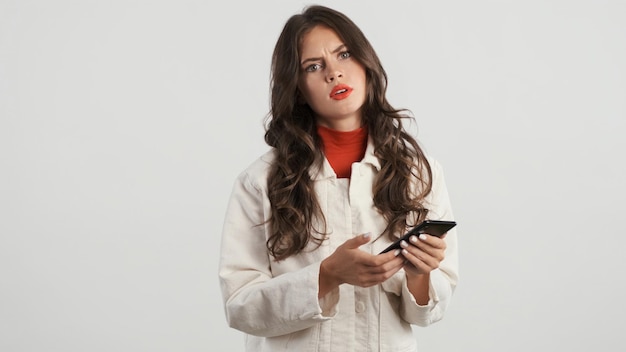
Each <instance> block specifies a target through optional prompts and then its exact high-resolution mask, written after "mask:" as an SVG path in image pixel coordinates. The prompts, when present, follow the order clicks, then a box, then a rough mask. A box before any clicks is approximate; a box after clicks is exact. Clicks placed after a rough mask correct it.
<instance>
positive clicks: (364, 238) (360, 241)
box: [346, 232, 372, 248]
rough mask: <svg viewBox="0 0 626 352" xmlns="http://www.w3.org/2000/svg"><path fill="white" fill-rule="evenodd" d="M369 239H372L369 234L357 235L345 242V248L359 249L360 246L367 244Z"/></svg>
mask: <svg viewBox="0 0 626 352" xmlns="http://www.w3.org/2000/svg"><path fill="white" fill-rule="evenodd" d="M371 238H372V234H371V233H370V232H368V233H364V234H362V235H358V236H355V237H352V238H351V239H349V240H347V241H346V246H347V247H348V248H359V247H361V246H362V245H364V244H366V243H368V242H369V241H370V239H371Z"/></svg>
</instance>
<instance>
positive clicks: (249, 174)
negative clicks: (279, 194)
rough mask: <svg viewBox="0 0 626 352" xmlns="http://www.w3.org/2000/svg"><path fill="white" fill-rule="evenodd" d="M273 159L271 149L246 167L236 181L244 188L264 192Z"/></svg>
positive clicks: (273, 152)
mask: <svg viewBox="0 0 626 352" xmlns="http://www.w3.org/2000/svg"><path fill="white" fill-rule="evenodd" d="M274 159H275V150H274V148H272V149H270V150H268V151H267V152H266V153H264V154H263V155H261V156H260V157H259V158H257V159H256V160H255V161H253V162H252V163H251V164H250V165H248V167H246V168H245V169H244V170H243V171H242V172H241V173H240V174H239V176H238V177H237V180H238V181H239V182H241V183H243V184H244V186H247V187H252V188H254V189H256V190H258V191H264V190H266V189H267V178H268V175H269V172H270V168H271V166H272V163H273V162H274Z"/></svg>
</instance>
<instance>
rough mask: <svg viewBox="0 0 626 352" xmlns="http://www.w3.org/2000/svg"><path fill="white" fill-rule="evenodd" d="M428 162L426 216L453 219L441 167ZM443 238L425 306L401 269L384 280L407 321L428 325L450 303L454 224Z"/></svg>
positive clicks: (454, 269)
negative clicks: (442, 255)
mask: <svg viewBox="0 0 626 352" xmlns="http://www.w3.org/2000/svg"><path fill="white" fill-rule="evenodd" d="M429 161H430V163H431V168H432V170H433V189H432V191H431V194H430V196H429V199H428V205H429V215H428V217H429V218H430V219H435V220H454V216H453V214H452V207H451V205H450V198H449V195H448V190H447V188H446V184H445V180H444V177H443V170H442V168H441V166H440V164H439V163H438V162H437V161H435V160H432V159H431V160H429ZM445 241H446V252H445V258H444V260H443V261H441V263H440V264H439V268H437V269H435V270H433V271H431V273H430V282H429V296H430V299H429V301H428V304H426V305H424V306H420V305H418V304H417V302H416V301H415V298H414V297H413V295H412V294H411V292H410V291H409V289H408V286H407V281H406V275H405V274H404V270H401V271H399V272H398V273H397V274H396V275H394V276H393V277H392V278H390V279H389V280H387V281H386V282H385V283H383V289H386V290H388V291H392V292H395V293H396V294H399V295H400V296H401V304H400V308H399V309H400V312H399V313H400V315H401V317H402V318H403V319H404V320H406V321H407V322H409V323H410V324H415V325H418V326H427V325H430V324H432V323H435V322H437V321H439V320H441V319H442V318H443V316H444V313H445V312H446V309H447V308H448V306H449V304H450V300H451V299H452V294H453V293H454V289H455V288H456V285H457V282H458V279H459V274H458V271H459V269H458V243H457V234H456V227H455V228H453V229H452V230H450V231H449V232H448V233H447V234H446V237H445Z"/></svg>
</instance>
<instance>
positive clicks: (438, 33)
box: [0, 0, 626, 352]
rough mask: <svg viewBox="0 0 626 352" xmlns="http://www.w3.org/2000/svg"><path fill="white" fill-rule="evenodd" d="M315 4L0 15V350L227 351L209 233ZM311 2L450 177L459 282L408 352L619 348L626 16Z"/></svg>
mask: <svg viewBox="0 0 626 352" xmlns="http://www.w3.org/2000/svg"><path fill="white" fill-rule="evenodd" d="M307 3H308V2H304V1H287V0H283V1H233V2H218V3H216V2H212V1H192V0H177V1H174V0H171V1H165V0H151V1H148V0H145V1H120V0H113V1H78V0H76V1H69V0H57V1H43V0H20V1H17V0H13V1H12V0H0V350H2V351H7V352H18V351H46V352H53V351H64V352H67V351H76V352H78V351H81V352H82V351H94V352H95V351H129V352H135V351H241V350H242V349H243V337H242V335H241V334H240V333H239V332H237V331H235V330H232V329H230V328H228V326H227V325H226V321H225V319H224V313H223V309H222V303H221V295H220V291H219V286H218V279H217V264H218V255H219V245H220V236H221V233H220V231H221V226H222V221H223V216H224V210H225V207H226V202H227V200H228V197H229V193H230V188H231V185H232V182H233V180H234V178H235V177H236V175H237V174H238V173H239V172H240V171H242V170H243V169H244V168H245V167H246V166H247V165H248V164H249V163H251V162H252V161H253V160H254V159H255V158H256V157H257V156H259V155H260V154H261V153H263V152H264V151H265V150H266V149H267V147H266V145H265V144H264V142H263V132H264V131H263V118H264V117H265V115H266V113H267V111H268V106H269V96H268V92H269V67H270V56H271V53H272V50H273V46H274V43H275V41H276V39H277V37H278V34H279V33H280V30H281V29H282V26H283V24H284V23H285V21H286V20H287V18H288V17H289V16H290V15H292V14H294V13H296V12H299V11H300V10H301V9H302V8H303V7H304V5H306V4H307ZM317 3H320V4H327V5H330V6H333V7H335V8H336V9H338V10H340V11H342V12H344V13H345V14H347V15H348V16H349V17H351V18H352V19H353V20H354V21H355V22H356V23H357V24H358V25H359V26H360V27H361V29H362V30H363V31H364V32H365V34H366V36H368V38H369V39H370V41H371V42H372V44H373V45H374V48H375V49H376V50H377V52H378V54H379V56H380V58H381V60H382V62H383V65H384V67H385V68H386V70H387V73H388V74H389V90H388V96H389V99H390V101H391V103H392V104H393V105H394V106H396V107H403V108H408V109H410V110H411V111H412V112H413V114H414V115H415V118H416V125H414V126H413V128H414V130H415V133H416V134H417V137H418V138H419V139H420V141H421V142H422V144H423V145H424V147H425V148H426V150H427V151H428V152H429V153H430V154H431V155H433V156H434V157H435V158H437V159H438V160H439V161H440V162H441V163H442V164H443V166H444V170H445V172H446V179H447V183H448V188H449V191H450V194H451V197H452V202H453V207H454V211H455V215H456V217H457V221H458V222H459V227H458V233H459V240H460V256H461V258H460V259H461V281H460V285H459V287H458V289H457V292H456V296H455V298H454V300H453V303H452V306H451V307H450V309H449V312H448V314H447V316H446V317H445V318H444V320H443V321H441V322H439V323H437V324H435V325H433V326H431V327H427V328H416V329H415V334H416V338H417V339H418V341H419V345H420V348H421V351H431V352H435V351H481V352H485V351H528V350H535V351H566V350H567V351H616V350H623V349H624V348H626V341H625V339H626V338H625V337H624V334H623V330H624V323H623V319H624V316H626V304H625V303H624V297H626V261H625V260H624V256H623V252H624V247H625V246H626V240H625V237H624V235H626V232H625V231H624V227H623V223H622V221H623V219H624V216H623V215H624V211H626V206H625V205H624V202H625V199H626V181H625V179H626V163H625V160H626V138H625V137H624V135H625V134H626V64H625V63H626V2H625V1H617V0H614V1H610V0H543V1H539V0H530V1H487V0H478V1H463V0H448V1H342V2H331V1H318V2H317Z"/></svg>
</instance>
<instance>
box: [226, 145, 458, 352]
mask: <svg viewBox="0 0 626 352" xmlns="http://www.w3.org/2000/svg"><path fill="white" fill-rule="evenodd" d="M272 158H273V151H269V152H268V153H266V154H265V155H263V156H262V157H261V158H259V159H258V160H257V161H256V162H254V163H253V164H252V165H251V166H250V167H249V168H248V169H246V170H245V171H244V172H243V173H241V174H240V176H239V177H238V178H237V180H236V182H235V184H234V187H233V190H232V195H231V199H230V202H229V205H228V209H227V212H226V218H225V221H224V227H223V233H222V244H221V258H220V264H219V277H220V284H221V289H222V295H223V299H224V305H225V311H226V319H227V321H228V323H229V325H230V326H231V327H233V328H235V329H237V330H240V331H243V332H244V333H246V342H245V344H246V350H247V351H254V352H260V351H272V352H277V351H298V352H304V351H338V352H347V351H359V352H362V351H393V352H402V351H416V350H417V344H416V340H415V337H414V335H413V333H412V328H411V324H415V325H419V326H427V325H429V324H431V323H434V322H436V321H438V320H440V319H441V318H442V317H443V315H444V312H445V311H446V308H447V307H448V305H449V303H450V299H451V297H452V294H453V291H454V288H455V287H456V284H457V280H458V255H457V235H456V230H455V229H452V230H451V231H450V232H448V234H447V236H446V238H445V241H446V244H447V249H446V258H445V259H444V260H443V261H442V262H441V263H440V266H439V268H438V269H436V270H434V271H432V272H431V274H430V301H429V302H428V304H427V305H425V306H420V305H418V304H417V303H416V301H415V299H414V298H413V296H412V295H411V293H410V292H409V290H408V288H407V285H406V276H405V273H404V271H403V270H400V271H399V272H398V273H396V274H395V275H394V276H393V277H391V278H389V279H388V280H387V281H385V282H384V283H382V284H380V285H376V286H373V287H368V288H363V287H357V286H352V285H348V284H343V285H341V286H339V288H338V289H336V290H334V291H332V292H330V293H328V294H327V295H326V296H324V297H323V298H321V299H318V297H317V296H318V275H319V267H320V262H321V261H322V260H323V259H324V258H326V257H328V256H329V255H330V254H332V253H333V252H334V250H335V249H336V248H337V247H338V246H339V245H341V244H342V243H344V242H345V241H346V240H348V239H349V238H351V237H353V236H356V235H358V234H362V233H366V232H371V234H372V241H370V243H368V244H366V245H364V246H362V247H361V249H362V250H364V251H368V252H370V253H373V254H374V253H379V252H380V251H381V250H383V249H384V248H385V247H387V246H388V245H389V244H390V243H391V241H390V240H389V239H388V238H387V237H386V236H383V237H380V238H379V235H380V234H381V233H382V232H383V230H384V228H385V225H386V222H385V220H384V219H383V218H382V216H381V215H380V214H379V213H378V212H377V210H376V208H375V207H374V204H373V199H372V184H373V180H374V177H375V175H376V173H377V172H378V171H379V170H380V163H379V161H378V159H377V158H376V157H375V156H374V154H373V145H372V144H371V141H370V143H369V144H368V147H367V150H366V153H365V157H364V158H363V160H362V161H361V162H358V163H354V164H353V165H352V175H351V178H350V179H349V180H348V179H338V178H337V177H336V175H335V172H334V171H333V169H332V168H331V166H330V164H329V163H328V161H327V160H326V161H325V162H324V165H323V167H322V169H321V170H319V171H311V176H312V179H313V180H314V182H315V191H316V193H317V199H318V201H319V203H320V206H321V209H322V212H323V213H324V216H325V217H326V221H327V226H328V227H327V229H328V230H329V231H330V235H329V236H328V238H327V240H325V241H324V243H323V244H322V246H321V247H319V248H316V247H315V246H314V245H311V246H310V248H307V249H306V250H304V251H303V252H301V253H300V254H298V255H294V256H291V257H289V258H287V259H285V260H282V261H275V260H274V259H273V257H271V256H270V255H269V254H268V250H267V247H266V241H267V238H268V233H269V232H268V227H267V224H266V222H265V221H266V220H267V219H268V217H269V215H270V203H269V200H268V197H267V177H268V170H269V166H270V163H271V161H272ZM429 162H430V164H431V167H432V171H433V189H432V192H431V194H430V195H429V197H428V198H427V201H428V203H427V207H428V208H429V209H430V211H429V215H428V218H430V219H442V220H452V219H453V216H452V210H451V206H450V201H449V197H448V192H447V190H446V186H445V182H444V179H443V174H442V170H441V167H440V165H439V164H438V163H437V162H436V161H435V160H432V159H429Z"/></svg>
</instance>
